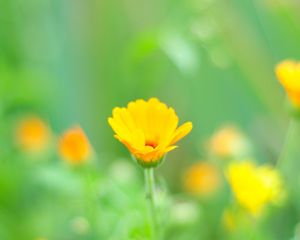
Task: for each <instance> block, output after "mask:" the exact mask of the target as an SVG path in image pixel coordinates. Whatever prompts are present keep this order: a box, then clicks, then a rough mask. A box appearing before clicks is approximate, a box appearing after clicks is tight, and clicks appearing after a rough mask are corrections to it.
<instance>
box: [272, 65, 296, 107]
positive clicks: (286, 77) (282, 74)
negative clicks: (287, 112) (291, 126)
mask: <svg viewBox="0 0 300 240" xmlns="http://www.w3.org/2000/svg"><path fill="white" fill-rule="evenodd" d="M276 75H277V78H278V79H279V81H280V83H281V84H282V86H283V87H284V88H285V90H286V92H287V94H288V96H289V99H290V100H291V102H292V103H293V104H294V105H295V106H296V107H300V62H295V61H292V60H286V61H283V62H281V63H279V64H278V65H277V66H276Z"/></svg>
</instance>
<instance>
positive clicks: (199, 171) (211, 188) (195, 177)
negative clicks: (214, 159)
mask: <svg viewBox="0 0 300 240" xmlns="http://www.w3.org/2000/svg"><path fill="white" fill-rule="evenodd" d="M220 180H221V179H220V174H219V171H218V169H217V168H216V167H215V166H214V165H212V164H210V163H207V162H200V163H196V164H194V165H193V166H191V167H190V168H189V169H188V170H187V171H186V173H185V178H184V186H185V189H186V190H187V191H188V192H190V193H193V194H197V195H201V196H205V195H210V194H212V193H214V192H216V190H217V189H218V187H219V186H220Z"/></svg>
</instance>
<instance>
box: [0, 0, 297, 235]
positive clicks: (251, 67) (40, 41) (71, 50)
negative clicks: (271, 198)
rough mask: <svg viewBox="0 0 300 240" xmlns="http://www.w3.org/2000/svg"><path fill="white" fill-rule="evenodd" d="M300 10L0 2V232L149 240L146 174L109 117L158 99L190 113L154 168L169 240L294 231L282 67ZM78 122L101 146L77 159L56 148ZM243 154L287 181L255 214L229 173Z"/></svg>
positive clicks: (251, 0)
mask: <svg viewBox="0 0 300 240" xmlns="http://www.w3.org/2000/svg"><path fill="white" fill-rule="evenodd" d="M299 11H300V4H299V1H298V0H242V1H241V0H228V1H221V0H182V1H174V0H166V1H158V0H154V1H145V0H141V1H135V0H109V1H104V0H90V1H84V0H76V1H70V0H69V1H67V0H65V1H64V0H52V1H51V0H43V1H38V0H0V53H1V54H0V239H1V240H11V239H12V240H14V239H24V240H26V239H30V240H32V239H34V240H35V239H49V240H50V239H57V240H61V239H72V240H74V239H91V240H93V239H111V240H113V239H118V240H121V239H137V240H138V239H149V236H150V233H149V231H150V228H149V221H148V217H147V209H146V202H145V199H144V198H145V196H144V190H143V174H142V169H141V168H140V167H139V166H136V165H135V163H134V162H133V161H132V160H131V159H130V156H129V154H128V152H127V151H126V149H125V148H124V147H123V146H122V145H121V144H119V143H118V142H117V141H115V139H114V138H113V132H112V131H111V129H110V128H109V126H108V124H107V118H108V117H109V116H110V115H111V110H112V109H113V107H115V106H125V104H126V103H127V102H129V101H131V100H134V99H138V98H143V99H149V98H150V97H158V98H159V99H161V100H162V101H164V102H166V103H168V105H170V106H172V107H174V109H176V111H177V114H178V115H179V116H180V119H181V120H182V122H185V121H192V122H193V131H192V133H191V135H190V136H188V137H187V138H186V139H184V140H183V141H182V142H180V143H179V146H180V147H179V148H178V149H176V150H174V151H173V152H172V153H170V154H168V157H167V160H166V161H165V162H164V164H163V165H162V166H161V167H159V169H157V171H156V176H157V180H158V181H157V182H158V184H157V185H158V190H157V205H158V213H159V217H160V228H161V229H162V230H163V231H162V232H163V239H172V240H173V239H174V240H183V239H229V240H230V239H232V240H235V239H258V240H260V239H262V240H268V239H270V240H271V239H272V240H273V239H278V240H282V239H293V240H295V239H298V238H299V237H300V230H299V221H300V204H299V202H300V201H299V200H300V194H299V183H300V181H299V174H298V170H299V169H300V162H299V156H300V151H299V146H298V142H299V139H300V132H299V131H300V127H299V123H298V122H297V120H295V119H294V120H293V121H292V124H291V127H290V130H289V134H288V138H287V141H285V140H284V139H285V132H286V130H287V126H288V122H289V117H290V116H289V112H288V111H286V108H285V107H286V105H287V104H285V100H284V91H283V90H282V89H281V86H280V84H279V83H278V81H277V80H276V77H275V72H274V68H275V66H276V64H277V63H278V62H280V61H282V60H284V59H298V60H299V59H300V48H299V42H300V24H299V23H300V15H299ZM32 118H33V119H35V120H34V121H33V122H31V123H28V122H27V123H26V121H28V119H31V120H32ZM228 124H229V125H228ZM32 125H33V126H32ZM76 125H80V126H81V128H82V129H83V131H84V132H85V133H84V135H86V138H87V139H86V140H87V142H88V144H90V145H91V146H89V147H91V149H89V150H90V151H91V152H90V155H89V154H88V155H89V159H88V160H87V161H82V164H75V165H73V164H70V162H68V161H64V159H61V158H63V156H61V154H60V151H59V143H61V140H62V133H64V131H66V130H68V129H69V128H72V127H74V126H76ZM223 126H225V128H223ZM227 126H229V127H227ZM36 141H37V142H36ZM284 141H285V144H284ZM71 145H72V144H71ZM68 146H69V145H68ZM282 149H283V151H282ZM243 159H254V160H253V162H254V163H253V164H257V166H260V165H263V164H269V165H271V166H272V167H273V168H275V169H276V171H279V172H280V175H281V176H282V182H283V188H284V191H285V193H284V195H285V196H284V199H283V200H282V201H280V204H279V205H278V204H277V205H272V204H267V205H266V206H265V208H264V211H263V212H262V213H261V214H260V215H259V216H253V215H251V214H249V213H248V212H247V210H246V209H245V208H244V207H243V205H242V204H240V203H239V201H237V200H238V199H236V198H235V197H236V195H235V194H234V191H233V190H232V189H231V186H230V184H228V181H227V179H226V176H225V172H226V169H227V168H228V164H230V163H231V162H232V161H235V162H236V161H243ZM278 159H279V162H278ZM203 164H204V165H203ZM191 171H192V172H191ZM188 174H190V175H189V178H188V179H189V180H187V176H188ZM198 184H199V186H198ZM197 186H198V187H199V189H197ZM206 193H209V194H206Z"/></svg>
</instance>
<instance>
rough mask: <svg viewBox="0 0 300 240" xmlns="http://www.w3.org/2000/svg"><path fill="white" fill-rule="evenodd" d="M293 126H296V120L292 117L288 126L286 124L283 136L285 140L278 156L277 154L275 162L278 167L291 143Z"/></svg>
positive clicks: (280, 165)
mask: <svg viewBox="0 0 300 240" xmlns="http://www.w3.org/2000/svg"><path fill="white" fill-rule="evenodd" d="M295 128H296V122H295V120H294V119H291V120H290V123H289V126H288V130H287V134H286V137H285V140H284V143H283V147H282V150H281V153H280V156H279V158H278V161H277V164H276V165H277V166H278V167H279V168H281V167H282V164H283V162H284V160H285V158H286V157H287V153H288V149H289V145H290V144H291V139H292V135H293V134H294V132H295Z"/></svg>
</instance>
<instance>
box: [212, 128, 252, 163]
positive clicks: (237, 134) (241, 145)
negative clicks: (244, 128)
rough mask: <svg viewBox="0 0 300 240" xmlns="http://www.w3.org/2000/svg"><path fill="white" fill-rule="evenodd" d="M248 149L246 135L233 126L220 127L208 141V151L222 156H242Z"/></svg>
mask: <svg viewBox="0 0 300 240" xmlns="http://www.w3.org/2000/svg"><path fill="white" fill-rule="evenodd" d="M249 149H250V144H249V143H248V141H247V139H246V137H245V136H244V135H243V134H242V133H241V131H239V130H238V129H237V128H235V127H233V126H225V127H222V128H221V129H220V130H218V131H217V132H216V133H215V134H214V135H213V136H212V138H211V140H210V142H209V151H210V152H211V153H212V154H213V155H216V156H218V157H222V158H228V157H240V156H244V155H245V154H247V153H248V152H249Z"/></svg>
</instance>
